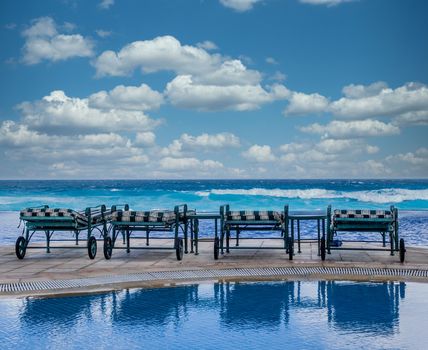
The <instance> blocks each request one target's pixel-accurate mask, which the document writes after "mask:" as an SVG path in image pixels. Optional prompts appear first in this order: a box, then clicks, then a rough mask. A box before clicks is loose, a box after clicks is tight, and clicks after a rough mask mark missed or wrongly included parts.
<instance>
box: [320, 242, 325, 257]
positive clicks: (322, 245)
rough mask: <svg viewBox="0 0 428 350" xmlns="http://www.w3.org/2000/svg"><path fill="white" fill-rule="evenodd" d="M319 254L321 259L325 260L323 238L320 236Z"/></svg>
mask: <svg viewBox="0 0 428 350" xmlns="http://www.w3.org/2000/svg"><path fill="white" fill-rule="evenodd" d="M320 254H321V260H322V261H324V260H325V238H324V237H323V238H321V246H320Z"/></svg>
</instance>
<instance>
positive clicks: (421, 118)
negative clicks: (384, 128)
mask: <svg viewBox="0 0 428 350" xmlns="http://www.w3.org/2000/svg"><path fill="white" fill-rule="evenodd" d="M394 123H396V124H398V125H428V110H425V111H414V112H407V113H402V114H400V115H399V116H397V117H395V118H394Z"/></svg>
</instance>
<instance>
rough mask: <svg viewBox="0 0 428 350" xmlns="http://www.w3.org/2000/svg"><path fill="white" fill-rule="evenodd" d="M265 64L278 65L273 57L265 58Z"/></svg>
mask: <svg viewBox="0 0 428 350" xmlns="http://www.w3.org/2000/svg"><path fill="white" fill-rule="evenodd" d="M266 63H269V64H274V65H276V64H278V61H277V60H276V59H275V58H273V57H266Z"/></svg>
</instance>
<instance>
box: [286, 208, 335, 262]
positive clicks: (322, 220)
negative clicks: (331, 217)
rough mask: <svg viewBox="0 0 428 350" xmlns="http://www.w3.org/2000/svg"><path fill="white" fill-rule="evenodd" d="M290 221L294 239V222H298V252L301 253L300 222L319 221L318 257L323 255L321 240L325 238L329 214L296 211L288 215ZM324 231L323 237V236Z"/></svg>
mask: <svg viewBox="0 0 428 350" xmlns="http://www.w3.org/2000/svg"><path fill="white" fill-rule="evenodd" d="M288 220H290V225H291V237H294V221H296V222H297V252H298V253H301V252H302V251H301V249H300V244H301V241H302V239H301V238H300V221H303V220H316V221H317V240H318V256H320V255H321V249H320V248H321V238H322V237H325V227H326V221H327V213H326V212H325V211H294V212H290V213H289V214H288ZM321 230H322V235H321Z"/></svg>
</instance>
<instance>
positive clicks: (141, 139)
mask: <svg viewBox="0 0 428 350" xmlns="http://www.w3.org/2000/svg"><path fill="white" fill-rule="evenodd" d="M155 142H156V135H155V134H154V133H153V132H151V131H146V132H137V134H136V135H135V143H136V144H137V145H142V146H149V147H150V146H154V145H155Z"/></svg>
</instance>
